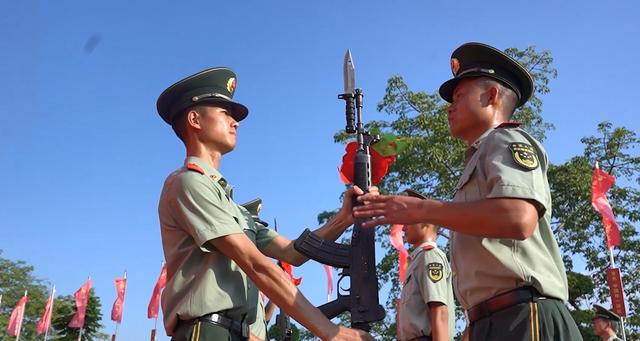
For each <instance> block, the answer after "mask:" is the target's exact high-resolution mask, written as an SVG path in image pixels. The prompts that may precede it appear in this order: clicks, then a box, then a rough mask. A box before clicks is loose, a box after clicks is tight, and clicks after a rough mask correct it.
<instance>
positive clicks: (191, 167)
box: [187, 162, 204, 175]
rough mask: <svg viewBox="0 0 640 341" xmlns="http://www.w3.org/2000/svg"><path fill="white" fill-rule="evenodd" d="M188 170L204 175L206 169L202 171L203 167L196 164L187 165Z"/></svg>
mask: <svg viewBox="0 0 640 341" xmlns="http://www.w3.org/2000/svg"><path fill="white" fill-rule="evenodd" d="M187 169H188V170H192V171H194V172H198V173H200V174H202V175H204V169H202V167H200V166H198V165H197V164H195V163H191V162H190V163H187Z"/></svg>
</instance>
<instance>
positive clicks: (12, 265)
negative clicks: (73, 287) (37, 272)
mask: <svg viewBox="0 0 640 341" xmlns="http://www.w3.org/2000/svg"><path fill="white" fill-rule="evenodd" d="M25 290H26V291H27V293H28V296H29V301H27V304H26V306H25V312H24V319H23V322H22V331H21V333H20V340H25V341H28V340H36V336H37V335H36V332H35V330H36V323H37V322H38V320H39V319H40V316H41V315H42V312H43V310H44V306H45V304H46V300H47V297H48V292H47V288H46V286H45V285H44V284H43V281H42V280H41V279H38V278H36V277H35V276H34V275H33V266H31V265H28V264H27V263H25V262H24V261H17V262H16V261H12V260H9V259H6V258H3V257H2V251H1V250H0V295H2V304H0V339H3V338H6V339H8V338H9V337H7V336H6V335H7V324H8V322H9V317H10V316H11V312H12V311H13V308H14V307H15V306H16V304H17V303H18V301H19V300H20V298H22V296H23V295H24V292H25Z"/></svg>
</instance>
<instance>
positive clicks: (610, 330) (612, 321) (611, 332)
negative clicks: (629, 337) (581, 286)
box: [593, 304, 622, 341]
mask: <svg viewBox="0 0 640 341" xmlns="http://www.w3.org/2000/svg"><path fill="white" fill-rule="evenodd" d="M593 310H594V311H595V313H596V315H595V317H594V318H593V333H594V334H596V335H597V336H598V337H600V338H601V339H602V341H622V339H621V338H619V337H618V336H617V335H616V332H617V331H618V328H619V326H620V323H621V322H622V319H620V316H618V315H616V314H615V313H614V312H612V311H611V310H607V309H606V308H604V307H603V306H601V305H597V304H594V305H593Z"/></svg>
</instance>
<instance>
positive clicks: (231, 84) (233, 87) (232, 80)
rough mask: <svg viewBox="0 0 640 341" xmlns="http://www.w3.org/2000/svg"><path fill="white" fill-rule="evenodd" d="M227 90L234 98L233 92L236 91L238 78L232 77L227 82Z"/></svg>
mask: <svg viewBox="0 0 640 341" xmlns="http://www.w3.org/2000/svg"><path fill="white" fill-rule="evenodd" d="M227 90H229V93H231V96H233V92H234V91H235V90H236V78H235V77H231V78H229V80H228V81H227Z"/></svg>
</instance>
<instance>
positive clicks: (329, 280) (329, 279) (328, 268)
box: [322, 264, 333, 298]
mask: <svg viewBox="0 0 640 341" xmlns="http://www.w3.org/2000/svg"><path fill="white" fill-rule="evenodd" d="M322 266H323V267H324V272H326V273H327V298H330V297H331V294H332V293H333V268H332V267H331V266H329V265H326V264H322Z"/></svg>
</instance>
